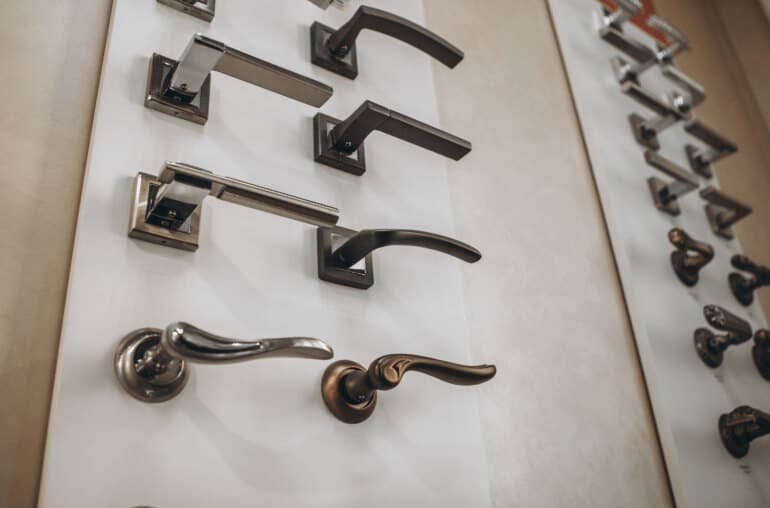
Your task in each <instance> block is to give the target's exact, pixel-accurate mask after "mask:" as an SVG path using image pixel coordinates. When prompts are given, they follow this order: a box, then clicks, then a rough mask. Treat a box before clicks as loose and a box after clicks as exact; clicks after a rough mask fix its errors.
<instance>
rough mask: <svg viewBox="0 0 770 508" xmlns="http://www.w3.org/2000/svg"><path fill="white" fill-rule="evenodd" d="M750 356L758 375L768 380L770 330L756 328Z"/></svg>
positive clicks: (769, 379) (769, 376) (769, 369)
mask: <svg viewBox="0 0 770 508" xmlns="http://www.w3.org/2000/svg"><path fill="white" fill-rule="evenodd" d="M751 356H752V358H753V359H754V365H755V366H756V368H757V371H759V375H760V376H762V377H763V378H765V380H767V381H770V330H766V329H762V330H757V332H756V333H755V334H754V346H752V348H751Z"/></svg>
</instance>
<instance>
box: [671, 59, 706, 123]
mask: <svg viewBox="0 0 770 508" xmlns="http://www.w3.org/2000/svg"><path fill="white" fill-rule="evenodd" d="M660 71H661V72H662V73H663V75H664V76H665V77H667V78H668V79H670V80H671V81H673V82H674V84H676V85H677V86H679V87H681V88H683V89H684V91H685V93H686V94H687V95H686V96H683V95H680V94H677V93H673V94H672V98H671V101H672V103H673V105H674V107H675V108H677V109H678V110H679V111H680V112H682V113H688V112H690V111H692V109H693V108H694V107H695V106H698V105H699V104H701V103H703V101H705V100H706V90H705V89H704V88H703V85H701V84H700V83H698V82H697V81H695V80H694V79H692V78H691V77H689V76H688V75H687V74H685V73H684V72H682V71H680V70H679V69H677V68H676V67H674V65H673V64H671V63H664V64H662V65H661V66H660Z"/></svg>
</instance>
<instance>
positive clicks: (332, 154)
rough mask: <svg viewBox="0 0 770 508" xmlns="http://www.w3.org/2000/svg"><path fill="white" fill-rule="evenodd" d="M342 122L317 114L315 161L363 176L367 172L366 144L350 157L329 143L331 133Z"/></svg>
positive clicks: (314, 135) (314, 146)
mask: <svg viewBox="0 0 770 508" xmlns="http://www.w3.org/2000/svg"><path fill="white" fill-rule="evenodd" d="M341 122H342V120H337V119H336V118H332V117H330V116H328V115H324V114H323V113H316V115H315V117H313V159H315V161H316V162H320V163H321V164H326V165H327V166H331V167H333V168H335V169H339V170H342V171H345V172H346V173H350V174H353V175H357V176H361V175H363V174H364V172H366V158H365V156H364V144H363V143H361V146H359V147H358V150H356V151H355V152H354V153H353V154H351V155H348V154H346V153H342V152H339V151H337V150H335V149H334V148H332V146H331V144H330V143H329V132H331V130H332V129H333V128H334V126H335V125H337V124H338V123H341Z"/></svg>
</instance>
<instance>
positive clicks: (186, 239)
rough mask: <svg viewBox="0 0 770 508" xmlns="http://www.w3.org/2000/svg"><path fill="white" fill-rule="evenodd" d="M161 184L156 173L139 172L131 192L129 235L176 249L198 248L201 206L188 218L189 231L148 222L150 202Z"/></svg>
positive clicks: (192, 249)
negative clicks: (176, 229) (175, 229)
mask: <svg viewBox="0 0 770 508" xmlns="http://www.w3.org/2000/svg"><path fill="white" fill-rule="evenodd" d="M160 185H161V183H160V182H159V181H158V178H157V177H156V176H155V175H150V174H147V173H137V175H136V178H135V179H134V190H133V192H132V194H131V214H130V216H129V224H128V236H130V237H131V238H137V239H139V240H144V241H146V242H152V243H157V244H160V245H165V246H166V247H173V248H175V249H182V250H189V251H196V250H198V231H200V221H201V215H200V207H198V209H197V210H195V211H194V212H193V213H192V215H191V216H190V218H189V219H188V221H189V230H190V232H189V233H187V232H183V231H174V230H171V229H166V228H164V227H161V226H155V225H153V224H149V223H147V221H146V220H145V218H146V217H147V208H148V206H149V203H150V201H151V200H152V196H154V195H155V192H156V191H157V188H158V187H159V186H160Z"/></svg>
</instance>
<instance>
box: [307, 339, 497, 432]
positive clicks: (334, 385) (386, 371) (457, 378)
mask: <svg viewBox="0 0 770 508" xmlns="http://www.w3.org/2000/svg"><path fill="white" fill-rule="evenodd" d="M410 370H411V371H415V372H422V373H423V374H427V375H429V376H432V377H435V378H436V379H440V380H442V381H445V382H447V383H451V384H454V385H465V386H468V385H477V384H481V383H485V382H487V381H489V380H490V379H492V378H493V377H495V373H496V372H497V369H496V368H495V366H494V365H473V366H471V365H460V364H458V363H450V362H445V361H443V360H436V359H435V358H428V357H425V356H417V355H406V354H396V355H385V356H381V357H379V358H377V359H376V360H374V361H373V362H372V363H371V365H369V369H366V368H364V367H363V366H362V365H361V364H358V363H356V362H353V361H350V360H340V361H337V362H334V363H333V364H331V365H329V367H327V368H326V372H324V375H323V379H322V380H321V395H322V397H323V400H324V402H325V403H326V407H327V408H329V411H331V413H332V414H333V415H334V416H336V417H337V418H338V419H340V420H342V421H343V422H345V423H361V422H362V421H364V420H366V419H367V418H369V416H370V415H371V414H372V412H373V411H374V408H375V406H376V405H377V391H378V390H391V389H393V388H395V387H396V386H398V384H399V383H400V382H401V379H402V378H403V377H404V374H406V373H407V372H409V371H410Z"/></svg>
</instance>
